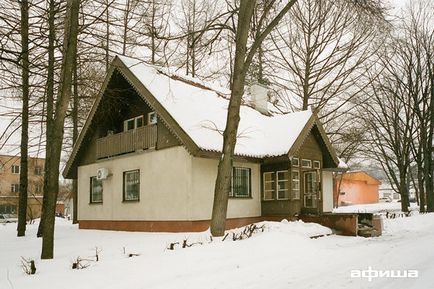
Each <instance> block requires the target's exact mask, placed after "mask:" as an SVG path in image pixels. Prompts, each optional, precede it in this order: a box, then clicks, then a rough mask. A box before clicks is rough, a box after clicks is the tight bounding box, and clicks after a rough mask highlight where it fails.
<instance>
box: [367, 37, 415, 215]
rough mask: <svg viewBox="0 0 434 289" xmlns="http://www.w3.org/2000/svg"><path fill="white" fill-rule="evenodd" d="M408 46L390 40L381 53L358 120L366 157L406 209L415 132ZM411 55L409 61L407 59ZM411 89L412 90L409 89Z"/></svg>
mask: <svg viewBox="0 0 434 289" xmlns="http://www.w3.org/2000/svg"><path fill="white" fill-rule="evenodd" d="M407 48H408V47H407V45H406V42H405V41H402V40H401V39H392V40H391V41H390V43H388V44H387V45H386V48H385V49H384V50H383V54H382V55H383V56H384V57H382V60H381V64H380V65H379V66H378V67H377V68H378V69H380V70H381V74H380V75H377V74H374V75H375V76H374V77H373V81H372V82H371V89H370V90H369V91H367V98H366V101H365V102H364V104H363V106H364V109H363V111H362V112H361V119H363V120H364V121H365V124H366V126H367V128H368V130H367V136H366V144H367V146H368V152H369V154H370V155H371V156H372V157H373V158H374V159H375V160H376V161H377V162H378V163H379V164H380V165H381V167H382V168H383V170H384V171H385V172H386V175H387V178H388V179H389V182H390V184H391V185H392V187H393V188H394V189H395V190H396V191H397V192H398V193H399V194H400V195H401V209H402V211H404V212H407V211H408V207H409V190H408V181H409V177H410V176H409V170H410V165H411V151H410V147H411V142H412V140H413V136H414V133H415V119H414V111H413V108H412V106H413V103H414V102H413V97H412V93H411V91H409V87H411V86H412V67H413V63H412V62H411V61H410V62H409V61H408V60H409V59H410V58H411V55H409V54H408V52H409V51H408V50H407ZM408 56H410V58H408ZM410 90H411V88H410Z"/></svg>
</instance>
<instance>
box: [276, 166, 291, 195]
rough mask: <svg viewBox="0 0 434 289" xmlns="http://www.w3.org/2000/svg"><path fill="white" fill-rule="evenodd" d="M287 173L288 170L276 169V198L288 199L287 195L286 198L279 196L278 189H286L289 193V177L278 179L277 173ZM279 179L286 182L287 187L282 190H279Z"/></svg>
mask: <svg viewBox="0 0 434 289" xmlns="http://www.w3.org/2000/svg"><path fill="white" fill-rule="evenodd" d="M285 172H286V173H289V171H288V170H283V171H276V200H289V199H290V198H289V196H288V197H287V198H279V191H286V192H288V193H289V179H283V180H279V173H285ZM279 181H280V182H284V181H286V182H287V185H288V186H287V189H284V190H279Z"/></svg>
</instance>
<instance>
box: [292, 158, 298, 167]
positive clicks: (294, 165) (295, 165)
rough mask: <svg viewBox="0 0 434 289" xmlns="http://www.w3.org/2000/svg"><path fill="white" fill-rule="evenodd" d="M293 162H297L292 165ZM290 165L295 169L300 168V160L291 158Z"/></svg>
mask: <svg viewBox="0 0 434 289" xmlns="http://www.w3.org/2000/svg"><path fill="white" fill-rule="evenodd" d="M294 160H297V164H294V163H293V162H294ZM291 165H292V166H293V167H297V168H298V167H300V159H299V158H292V162H291Z"/></svg>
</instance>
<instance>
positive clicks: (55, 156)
mask: <svg viewBox="0 0 434 289" xmlns="http://www.w3.org/2000/svg"><path fill="white" fill-rule="evenodd" d="M67 7H68V8H67V15H66V17H65V33H64V48H63V49H64V50H63V60H62V69H61V76H60V87H59V92H58V96H57V102H56V110H55V114H54V119H53V130H52V133H51V136H50V137H51V139H50V142H49V143H47V147H50V152H51V154H50V156H49V157H48V158H47V160H46V167H47V174H46V175H45V178H46V181H45V185H46V187H47V191H48V194H47V196H46V198H45V199H44V203H43V206H44V208H43V210H44V214H45V217H44V219H43V220H42V221H43V222H44V224H43V228H42V229H43V234H42V253H41V258H42V259H52V258H53V255H54V254H53V251H54V223H55V211H56V201H57V194H58V190H59V164H60V155H61V151H62V143H63V133H64V130H63V126H64V121H65V116H66V111H67V108H68V103H69V100H70V97H71V86H72V71H73V67H74V62H75V61H76V54H77V36H78V15H79V10H80V0H69V1H68V6H67Z"/></svg>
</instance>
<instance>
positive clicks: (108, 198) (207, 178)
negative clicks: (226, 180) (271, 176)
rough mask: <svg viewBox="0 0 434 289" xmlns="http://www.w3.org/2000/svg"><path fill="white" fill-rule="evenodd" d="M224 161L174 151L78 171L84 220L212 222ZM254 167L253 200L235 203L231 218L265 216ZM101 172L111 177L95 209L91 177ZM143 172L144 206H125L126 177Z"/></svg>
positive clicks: (254, 166)
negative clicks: (128, 173) (219, 169)
mask: <svg viewBox="0 0 434 289" xmlns="http://www.w3.org/2000/svg"><path fill="white" fill-rule="evenodd" d="M217 164H218V161H217V160H214V159H204V158H195V157H192V156H191V155H190V154H189V153H188V152H187V151H186V150H185V148H183V147H181V146H179V147H173V148H169V149H164V150H159V151H149V152H143V153H137V154H131V155H126V156H121V157H116V158H113V159H111V160H104V161H100V162H97V163H95V164H91V165H86V166H80V167H79V168H78V194H79V198H78V202H79V204H78V206H79V210H78V218H79V220H145V221H157V220H160V221H173V220H208V219H210V218H211V212H212V204H213V198H214V184H215V179H216V176H217ZM234 165H236V166H244V167H249V168H251V172H252V198H248V199H230V200H229V205H228V218H237V217H255V216H260V215H261V202H260V178H259V174H260V166H259V164H247V163H243V164H234ZM99 168H107V169H109V171H110V174H111V176H110V177H109V178H108V179H106V180H104V181H103V203H102V204H90V203H89V200H90V177H91V176H96V172H97V170H98V169H99ZM135 169H140V201H139V202H123V201H122V199H123V196H122V193H123V189H122V186H123V172H125V171H129V170H135Z"/></svg>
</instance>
